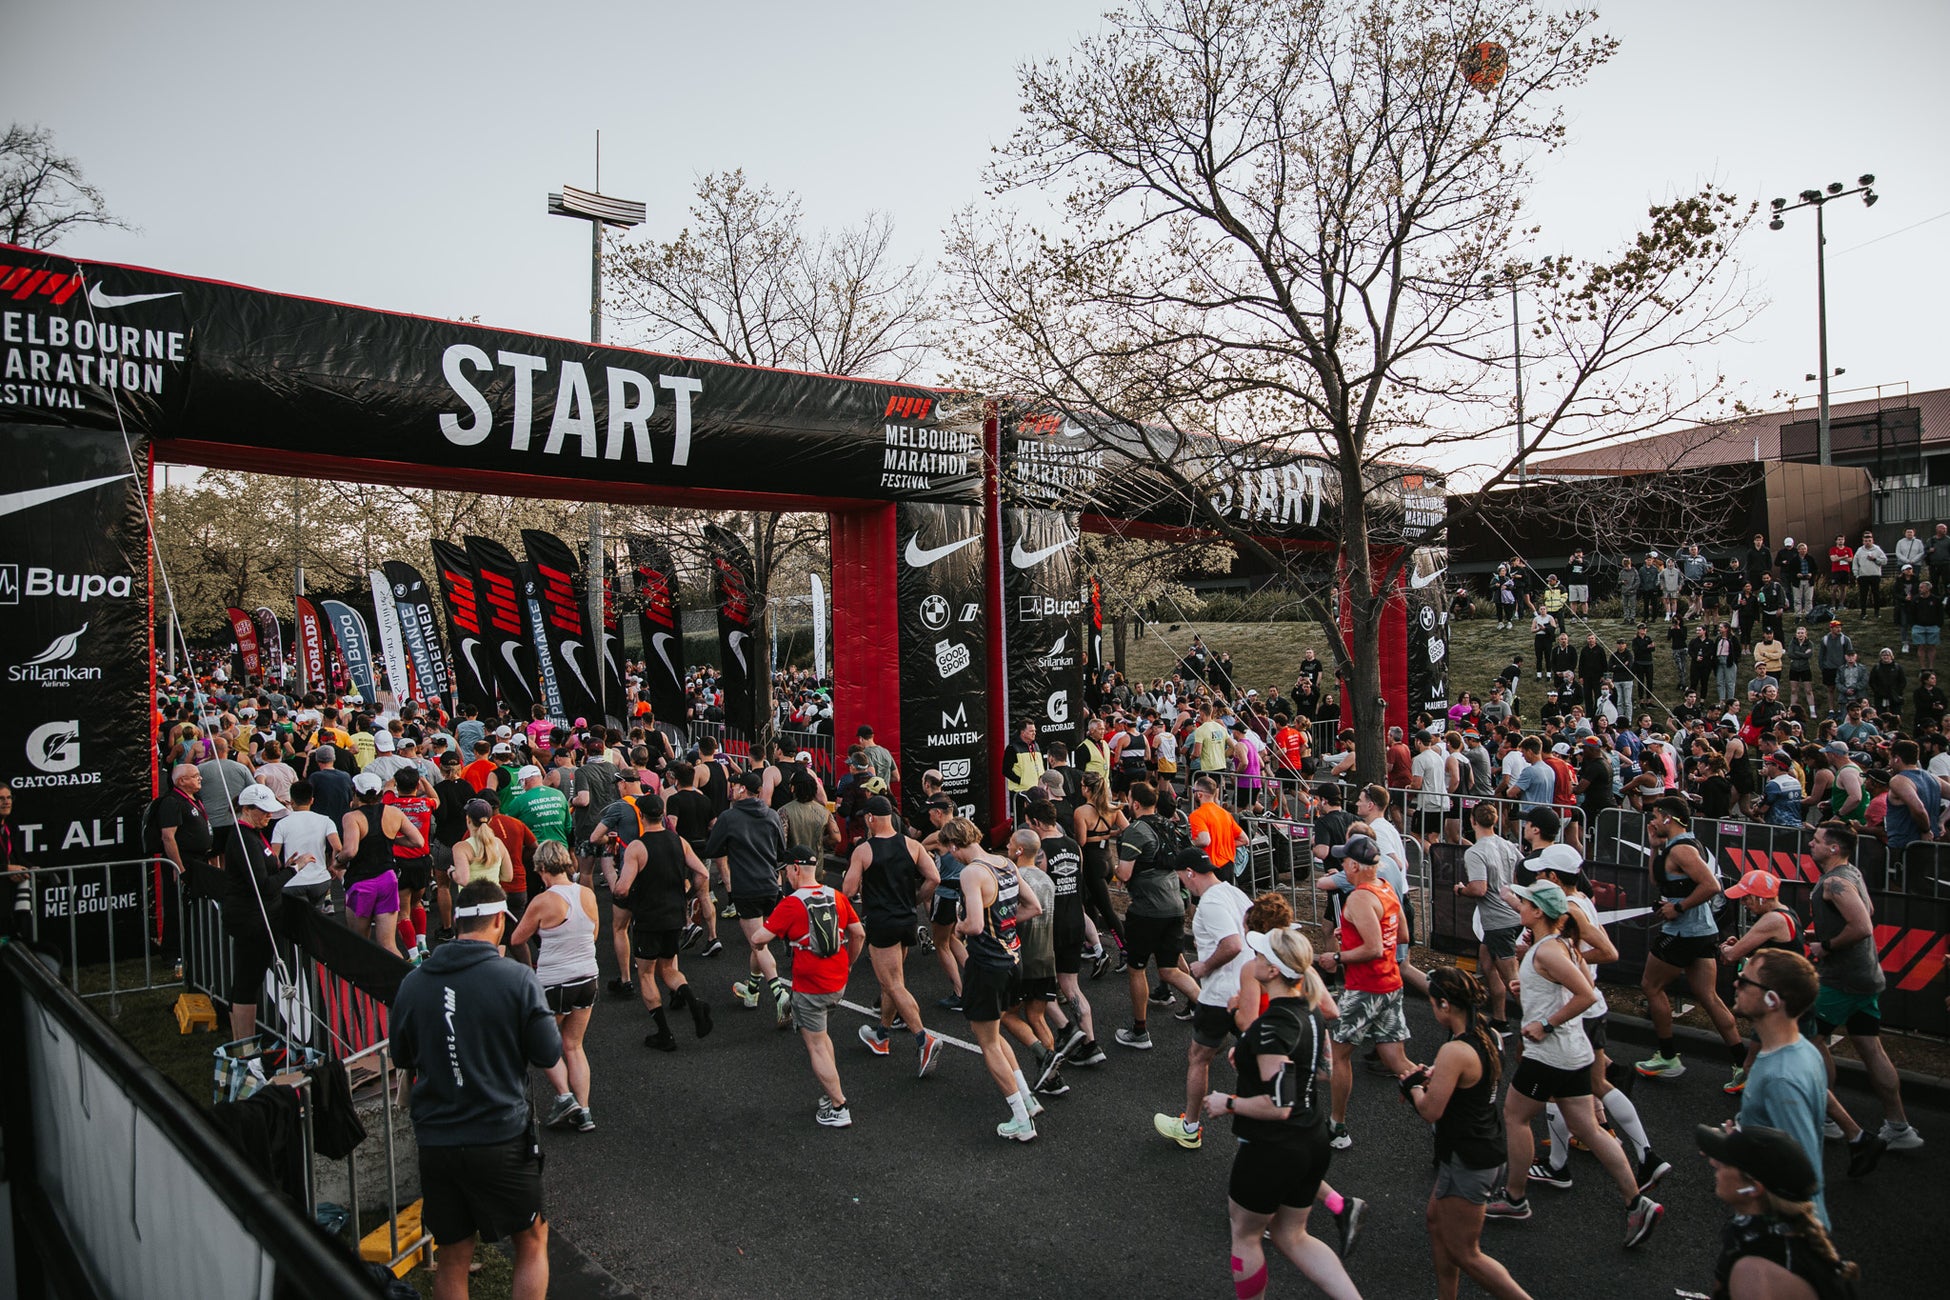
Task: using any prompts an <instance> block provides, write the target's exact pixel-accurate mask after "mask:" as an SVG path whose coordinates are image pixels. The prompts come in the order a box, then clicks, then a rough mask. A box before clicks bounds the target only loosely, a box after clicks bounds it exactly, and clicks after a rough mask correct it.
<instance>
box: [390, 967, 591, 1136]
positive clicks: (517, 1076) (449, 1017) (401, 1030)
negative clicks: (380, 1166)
mask: <svg viewBox="0 0 1950 1300" xmlns="http://www.w3.org/2000/svg"><path fill="white" fill-rule="evenodd" d="M391 1030H392V1038H393V1060H394V1061H396V1062H398V1063H399V1064H400V1065H403V1066H405V1067H406V1068H408V1069H410V1070H412V1071H413V1072H414V1079H413V1132H414V1135H415V1137H417V1138H418V1139H419V1143H420V1145H421V1146H423V1147H471V1146H486V1145H490V1144H492V1143H496V1142H509V1141H512V1140H514V1139H515V1138H517V1137H519V1136H520V1135H521V1133H522V1132H523V1130H524V1129H525V1128H526V1127H527V1125H528V1095H527V1086H526V1085H527V1076H528V1067H529V1066H531V1065H533V1066H535V1067H536V1068H538V1069H546V1068H547V1067H549V1066H551V1065H554V1064H555V1063H556V1062H557V1061H559V1060H560V1059H562V1034H561V1032H560V1031H559V1030H557V1029H556V1027H555V1017H554V1016H552V1015H550V1014H549V1009H548V1006H547V1004H546V1003H544V1002H543V1001H542V986H541V983H540V982H539V981H537V980H536V978H535V972H534V971H532V970H530V969H528V967H526V966H524V965H522V964H521V963H520V962H518V961H515V960H513V959H511V958H506V957H503V956H502V955H501V954H500V953H499V952H497V951H496V950H495V949H494V948H493V947H492V946H491V945H489V944H486V943H482V942H480V941H479V940H474V939H457V940H455V941H454V942H452V943H446V944H442V945H441V946H440V947H439V948H437V949H435V950H434V954H433V956H431V957H429V958H427V959H426V961H424V962H422V963H421V964H420V965H419V966H417V967H415V968H414V969H413V970H411V971H409V972H407V975H406V978H405V979H403V980H401V981H400V986H399V993H398V995H397V996H395V997H394V999H393V1018H392V1023H391Z"/></svg>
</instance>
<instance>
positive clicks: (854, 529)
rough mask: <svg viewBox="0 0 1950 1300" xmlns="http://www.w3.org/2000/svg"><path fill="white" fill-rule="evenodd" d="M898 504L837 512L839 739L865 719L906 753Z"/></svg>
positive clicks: (840, 743)
mask: <svg viewBox="0 0 1950 1300" xmlns="http://www.w3.org/2000/svg"><path fill="white" fill-rule="evenodd" d="M894 509H895V507H894V506H893V505H892V504H888V505H882V506H869V507H866V508H863V509H859V510H844V511H834V512H833V513H832V514H831V515H830V516H829V519H830V521H831V527H832V551H833V745H834V747H835V749H836V750H837V751H838V752H837V753H836V754H835V755H834V757H835V758H837V759H840V760H841V761H844V759H845V756H846V747H847V746H848V745H850V744H852V743H853V735H854V732H855V731H856V730H858V729H859V727H860V726H861V725H862V724H864V725H867V726H870V727H872V728H873V730H874V739H875V740H876V741H878V742H879V743H880V744H881V745H883V746H885V747H886V748H887V749H888V750H889V751H890V752H892V753H895V754H898V753H900V752H901V736H900V728H901V710H900V701H901V687H900V623H899V615H900V610H899V608H898V606H897V603H896V601H895V599H894V594H893V592H892V590H891V587H892V585H893V575H894V574H895V572H896V568H895V566H896V564H897V563H898V561H899V556H898V554H897V551H898V547H897V546H896V543H895V528H894Z"/></svg>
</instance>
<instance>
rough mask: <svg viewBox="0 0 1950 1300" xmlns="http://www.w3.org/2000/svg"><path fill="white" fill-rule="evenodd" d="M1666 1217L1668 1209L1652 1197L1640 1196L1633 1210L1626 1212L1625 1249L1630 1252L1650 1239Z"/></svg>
mask: <svg viewBox="0 0 1950 1300" xmlns="http://www.w3.org/2000/svg"><path fill="white" fill-rule="evenodd" d="M1665 1216H1666V1207H1665V1206H1663V1205H1661V1204H1659V1203H1658V1202H1657V1201H1655V1200H1653V1199H1652V1198H1651V1197H1650V1196H1640V1197H1639V1198H1638V1200H1636V1201H1634V1202H1632V1208H1631V1209H1629V1210H1627V1211H1625V1249H1627V1250H1630V1249H1631V1248H1632V1247H1634V1246H1636V1245H1638V1244H1639V1243H1640V1242H1642V1241H1644V1240H1645V1239H1646V1238H1647V1237H1650V1236H1651V1235H1652V1230H1653V1229H1654V1228H1656V1227H1658V1226H1659V1220H1660V1219H1663V1218H1664V1217H1665Z"/></svg>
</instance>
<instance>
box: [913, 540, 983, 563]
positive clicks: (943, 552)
mask: <svg viewBox="0 0 1950 1300" xmlns="http://www.w3.org/2000/svg"><path fill="white" fill-rule="evenodd" d="M981 540H982V535H981V534H980V533H976V534H975V535H974V536H973V537H964V538H962V539H961V540H960V541H959V542H949V543H948V544H947V545H946V546H933V547H924V546H922V545H921V534H919V533H916V534H914V536H912V537H910V538H908V539H907V565H908V567H909V568H911V569H925V568H927V567H928V566H929V565H930V564H933V563H934V562H935V561H936V560H942V559H946V558H947V557H948V556H950V555H953V554H954V553H955V552H956V551H959V550H960V549H961V548H962V547H964V546H973V545H974V544H975V543H977V542H979V541H981Z"/></svg>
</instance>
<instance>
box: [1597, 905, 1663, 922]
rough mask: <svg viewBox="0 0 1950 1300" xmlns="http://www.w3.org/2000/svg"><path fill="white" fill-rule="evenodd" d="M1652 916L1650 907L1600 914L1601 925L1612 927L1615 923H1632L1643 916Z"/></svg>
mask: <svg viewBox="0 0 1950 1300" xmlns="http://www.w3.org/2000/svg"><path fill="white" fill-rule="evenodd" d="M1650 915H1652V909H1651V908H1649V907H1620V908H1615V909H1611V910H1608V911H1602V912H1599V913H1598V924H1599V925H1610V924H1611V923H1612V922H1613V921H1630V920H1633V919H1635V918H1637V917H1641V916H1650Z"/></svg>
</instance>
